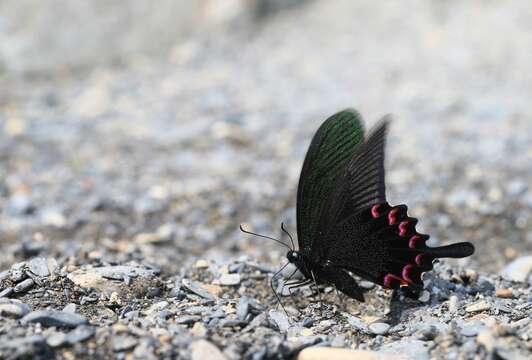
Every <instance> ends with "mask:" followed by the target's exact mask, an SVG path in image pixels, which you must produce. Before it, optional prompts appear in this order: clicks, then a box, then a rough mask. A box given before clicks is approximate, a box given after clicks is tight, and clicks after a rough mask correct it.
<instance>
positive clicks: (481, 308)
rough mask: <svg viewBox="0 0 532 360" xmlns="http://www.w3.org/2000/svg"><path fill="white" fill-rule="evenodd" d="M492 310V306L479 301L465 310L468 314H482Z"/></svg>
mask: <svg viewBox="0 0 532 360" xmlns="http://www.w3.org/2000/svg"><path fill="white" fill-rule="evenodd" d="M490 308H491V305H490V304H489V303H487V302H486V301H479V302H477V303H474V304H472V305H469V306H467V307H466V308H465V311H467V312H480V311H485V310H489V309H490Z"/></svg>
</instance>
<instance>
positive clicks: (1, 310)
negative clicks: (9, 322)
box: [0, 300, 31, 319]
mask: <svg viewBox="0 0 532 360" xmlns="http://www.w3.org/2000/svg"><path fill="white" fill-rule="evenodd" d="M30 311H31V309H30V307H29V306H28V305H26V304H24V303H23V302H21V301H19V300H7V301H5V302H4V301H0V316H5V317H11V318H15V319H18V318H21V317H23V316H25V315H27V314H29V313H30Z"/></svg>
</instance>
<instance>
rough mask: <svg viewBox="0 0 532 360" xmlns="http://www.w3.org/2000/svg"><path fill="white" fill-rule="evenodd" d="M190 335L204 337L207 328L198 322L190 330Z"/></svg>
mask: <svg viewBox="0 0 532 360" xmlns="http://www.w3.org/2000/svg"><path fill="white" fill-rule="evenodd" d="M190 333H191V334H192V336H196V337H204V336H205V335H207V328H206V327H205V325H203V324H202V323H201V322H199V321H198V322H197V323H195V324H194V326H192V329H190Z"/></svg>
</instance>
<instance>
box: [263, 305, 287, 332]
mask: <svg viewBox="0 0 532 360" xmlns="http://www.w3.org/2000/svg"><path fill="white" fill-rule="evenodd" d="M268 317H269V319H270V321H271V322H273V323H274V324H275V325H276V326H277V328H278V329H279V331H280V332H282V333H283V332H286V331H287V330H288V328H289V327H290V322H289V321H288V317H287V316H286V314H285V313H284V312H281V311H279V310H270V312H269V313H268Z"/></svg>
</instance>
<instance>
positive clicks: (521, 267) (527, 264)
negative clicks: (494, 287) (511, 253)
mask: <svg viewBox="0 0 532 360" xmlns="http://www.w3.org/2000/svg"><path fill="white" fill-rule="evenodd" d="M531 272H532V255H527V256H522V257H520V258H517V259H515V260H514V261H512V262H511V263H509V264H507V265H506V266H505V267H504V268H503V269H502V270H501V272H500V274H501V276H502V277H503V278H505V279H507V280H510V281H516V282H526V281H527V279H528V275H529V274H530V273H531Z"/></svg>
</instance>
